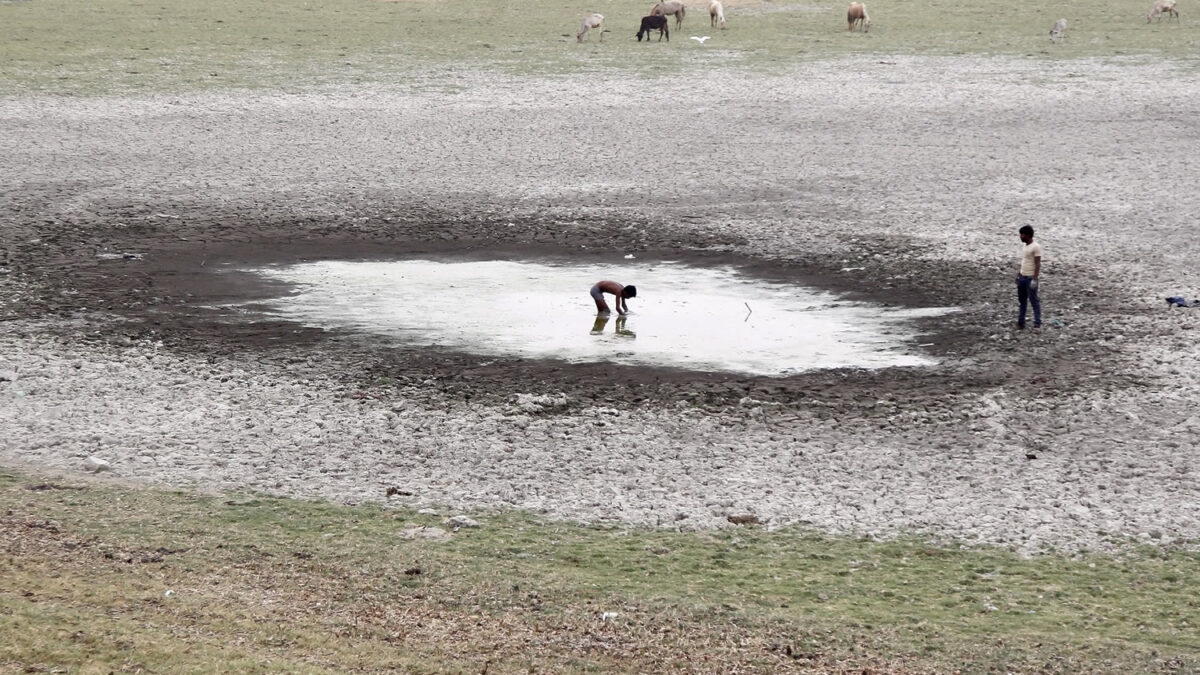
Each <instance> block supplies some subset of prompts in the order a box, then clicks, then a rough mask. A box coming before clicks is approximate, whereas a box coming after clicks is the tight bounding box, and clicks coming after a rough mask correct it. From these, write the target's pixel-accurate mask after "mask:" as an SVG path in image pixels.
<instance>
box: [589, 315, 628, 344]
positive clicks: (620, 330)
mask: <svg viewBox="0 0 1200 675" xmlns="http://www.w3.org/2000/svg"><path fill="white" fill-rule="evenodd" d="M610 318H612V316H611V315H609V314H599V315H597V316H596V321H595V322H594V323H593V324H592V331H591V334H592V335H602V334H603V333H604V327H605V326H607V325H608V320H609V319H610ZM628 319H629V317H627V316H621V317H619V318H617V323H616V325H614V326H613V330H614V331H615V334H616V335H619V336H621V337H627V338H635V337H637V333H635V332H633V331H631V330H629V329H627V328H625V322H626V321H627V320H628Z"/></svg>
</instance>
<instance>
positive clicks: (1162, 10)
mask: <svg viewBox="0 0 1200 675" xmlns="http://www.w3.org/2000/svg"><path fill="white" fill-rule="evenodd" d="M1163 14H1166V15H1167V17H1168V18H1170V17H1172V16H1174V17H1175V20H1176V21H1178V20H1179V12H1176V11H1175V0H1156V1H1155V3H1154V7H1153V8H1152V9H1151V10H1150V13H1149V14H1147V15H1146V23H1150V20H1151V19H1158V20H1159V21H1162V15H1163Z"/></svg>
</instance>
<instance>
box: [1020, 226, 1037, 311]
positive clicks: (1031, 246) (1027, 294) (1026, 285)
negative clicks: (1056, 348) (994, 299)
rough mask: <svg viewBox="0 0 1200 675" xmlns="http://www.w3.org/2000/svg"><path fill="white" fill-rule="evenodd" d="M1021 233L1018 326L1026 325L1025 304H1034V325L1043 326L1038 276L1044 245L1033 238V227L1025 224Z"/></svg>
mask: <svg viewBox="0 0 1200 675" xmlns="http://www.w3.org/2000/svg"><path fill="white" fill-rule="evenodd" d="M1018 232H1019V233H1020V235H1021V241H1022V242H1023V246H1021V269H1020V270H1019V271H1018V272H1017V301H1018V302H1020V303H1021V311H1020V312H1019V313H1018V314H1017V328H1018V329H1021V328H1024V327H1025V305H1026V303H1028V304H1030V305H1033V327H1034V328H1041V327H1042V302H1041V300H1039V299H1038V276H1039V275H1041V273H1042V245H1041V244H1039V243H1037V242H1035V241H1034V240H1033V227H1032V226H1030V225H1025V226H1024V227H1022V228H1021V229H1020V230H1018Z"/></svg>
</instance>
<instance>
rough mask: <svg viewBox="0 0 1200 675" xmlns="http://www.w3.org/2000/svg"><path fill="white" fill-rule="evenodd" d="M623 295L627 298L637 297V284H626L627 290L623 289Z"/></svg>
mask: <svg viewBox="0 0 1200 675" xmlns="http://www.w3.org/2000/svg"><path fill="white" fill-rule="evenodd" d="M621 295H622V296H623V297H626V298H636V297H637V286H626V287H625V290H623V291H621Z"/></svg>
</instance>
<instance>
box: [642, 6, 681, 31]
mask: <svg viewBox="0 0 1200 675" xmlns="http://www.w3.org/2000/svg"><path fill="white" fill-rule="evenodd" d="M672 14H674V15H675V30H679V27H680V26H682V25H683V16H684V15H685V14H687V6H686V5H684V4H683V2H682V1H681V0H663V2H660V3H658V4H657V5H655V6H653V7H651V8H650V16H671V15H672Z"/></svg>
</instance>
